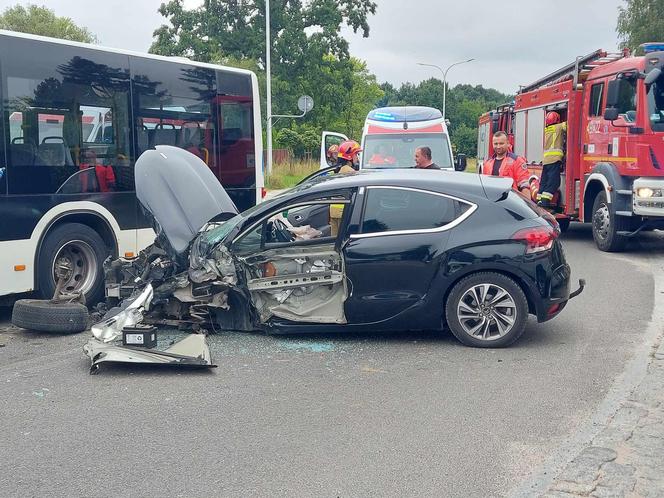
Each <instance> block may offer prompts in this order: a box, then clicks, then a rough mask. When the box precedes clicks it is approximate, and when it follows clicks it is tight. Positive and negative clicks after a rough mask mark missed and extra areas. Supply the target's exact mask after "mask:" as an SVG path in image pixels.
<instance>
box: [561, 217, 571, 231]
mask: <svg viewBox="0 0 664 498" xmlns="http://www.w3.org/2000/svg"><path fill="white" fill-rule="evenodd" d="M558 225H559V226H560V233H565V232H566V231H567V229H568V228H569V218H560V219H559V220H558Z"/></svg>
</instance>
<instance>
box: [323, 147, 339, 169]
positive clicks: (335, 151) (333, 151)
mask: <svg viewBox="0 0 664 498" xmlns="http://www.w3.org/2000/svg"><path fill="white" fill-rule="evenodd" d="M325 159H326V160H327V164H328V165H329V166H336V165H337V162H338V161H339V146H338V145H337V144H332V145H330V147H329V149H327V154H326V157H325Z"/></svg>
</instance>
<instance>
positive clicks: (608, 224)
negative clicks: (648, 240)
mask: <svg viewBox="0 0 664 498" xmlns="http://www.w3.org/2000/svg"><path fill="white" fill-rule="evenodd" d="M592 221H593V239H595V244H596V245H597V247H598V248H599V250H600V251H607V252H617V251H622V250H623V249H624V248H625V245H626V244H627V237H625V236H624V235H619V234H618V232H619V231H621V230H628V229H629V220H625V219H624V218H623V217H621V216H616V213H615V211H614V210H613V209H612V208H611V205H610V204H609V203H608V202H607V200H606V192H604V191H602V192H600V193H599V194H597V197H595V202H594V203H593V220H592Z"/></svg>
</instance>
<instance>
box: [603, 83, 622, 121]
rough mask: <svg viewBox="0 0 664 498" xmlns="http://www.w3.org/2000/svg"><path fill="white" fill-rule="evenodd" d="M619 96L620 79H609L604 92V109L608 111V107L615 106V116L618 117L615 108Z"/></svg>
mask: <svg viewBox="0 0 664 498" xmlns="http://www.w3.org/2000/svg"><path fill="white" fill-rule="evenodd" d="M619 96H620V80H617V79H616V80H613V81H609V89H608V90H607V92H606V110H607V111H608V110H609V108H615V109H616V117H618V114H617V108H618V99H619ZM604 119H610V118H607V117H606V115H605V116H604ZM613 119H616V118H613Z"/></svg>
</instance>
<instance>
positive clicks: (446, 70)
mask: <svg viewBox="0 0 664 498" xmlns="http://www.w3.org/2000/svg"><path fill="white" fill-rule="evenodd" d="M474 60H475V59H468V60H466V61H459V62H455V63H454V64H450V65H449V66H447V69H445V70H444V71H443V68H441V67H440V66H436V65H435V64H425V63H424V62H418V63H417V65H418V66H428V67H435V68H436V69H438V71H440V72H441V73H442V75H443V121H444V120H445V104H446V100H447V72H448V71H449V70H450V69H452V68H453V67H454V66H458V65H459V64H465V63H466V62H471V61H474Z"/></svg>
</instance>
